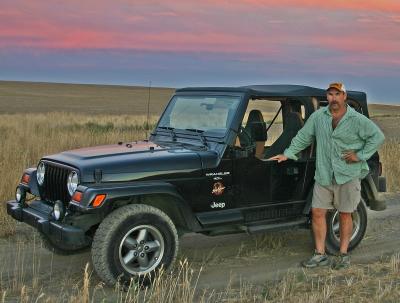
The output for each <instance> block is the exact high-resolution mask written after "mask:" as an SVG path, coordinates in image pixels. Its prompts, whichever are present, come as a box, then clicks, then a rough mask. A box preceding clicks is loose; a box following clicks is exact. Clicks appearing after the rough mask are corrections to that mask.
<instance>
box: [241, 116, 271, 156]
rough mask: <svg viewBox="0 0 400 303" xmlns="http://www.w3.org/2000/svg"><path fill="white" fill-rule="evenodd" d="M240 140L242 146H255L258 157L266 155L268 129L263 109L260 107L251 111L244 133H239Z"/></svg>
mask: <svg viewBox="0 0 400 303" xmlns="http://www.w3.org/2000/svg"><path fill="white" fill-rule="evenodd" d="M239 140H240V143H241V146H242V147H248V146H254V147H255V149H256V153H255V156H256V157H257V158H263V157H264V147H265V141H266V140H267V130H266V127H265V123H264V118H263V115H262V113H261V111H259V110H258V109H253V110H251V111H250V113H249V117H248V118H247V122H246V126H245V127H244V129H243V132H242V134H241V135H239Z"/></svg>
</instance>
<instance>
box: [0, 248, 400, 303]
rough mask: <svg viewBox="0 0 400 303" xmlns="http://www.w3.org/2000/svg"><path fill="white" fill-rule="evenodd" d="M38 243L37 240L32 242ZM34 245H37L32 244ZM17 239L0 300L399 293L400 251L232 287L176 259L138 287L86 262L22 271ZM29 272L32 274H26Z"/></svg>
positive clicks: (375, 297) (329, 298)
mask: <svg viewBox="0 0 400 303" xmlns="http://www.w3.org/2000/svg"><path fill="white" fill-rule="evenodd" d="M34 245H38V244H34ZM37 247H39V246H37ZM27 248H28V246H24V244H20V245H19V246H18V249H17V251H16V258H15V262H16V265H17V266H18V268H17V269H16V271H15V273H13V275H11V276H8V277H5V276H4V275H3V274H2V272H1V275H0V276H1V279H0V300H1V302H17V301H18V302H74V303H75V302H76V303H88V302H118V303H122V302H126V303H141V302H149V303H158V302H167V303H170V302H171V303H173V302H183V303H192V302H201V303H203V302H204V303H205V302H233V303H247V302H289V303H290V302H293V303H309V302H371V303H372V302H398V298H399V297H400V254H399V253H396V254H393V255H392V256H389V257H385V258H382V259H381V260H380V261H377V262H373V263H370V264H357V265H352V266H351V267H350V268H349V269H346V270H341V271H333V270H331V269H325V268H321V269H314V270H302V271H298V270H296V271H288V272H287V273H286V274H284V276H283V277H282V278H281V279H279V280H278V281H267V282H265V283H261V284H258V285H253V284H251V283H249V282H246V281H241V282H240V284H239V285H238V286H233V285H232V281H231V280H230V281H228V284H227V285H226V287H224V288H222V289H213V288H202V289H200V288H199V287H198V281H199V279H200V277H201V276H202V273H203V270H204V269H203V267H200V268H197V269H194V267H192V265H191V264H189V262H188V261H187V260H186V259H181V260H179V261H178V262H177V264H176V266H175V268H174V270H173V272H172V273H167V272H165V271H161V272H160V273H159V274H158V275H157V276H156V277H155V279H154V281H153V283H152V285H151V286H147V287H143V286H140V285H138V284H137V283H135V282H134V281H132V283H131V284H130V285H129V286H122V285H119V284H117V285H115V288H114V289H112V288H107V287H104V285H103V284H102V283H101V282H100V283H99V282H96V279H95V278H94V277H93V270H92V269H91V268H90V266H89V265H88V264H86V266H85V267H84V269H83V271H82V276H81V278H79V277H78V278H75V279H72V280H70V281H67V282H65V281H63V282H60V281H56V280H54V278H53V279H52V277H51V273H50V277H49V272H48V269H47V270H46V269H42V268H41V267H40V264H39V263H38V261H37V260H38V259H39V258H36V259H35V258H33V262H34V263H35V269H34V270H33V272H32V273H27V272H26V271H24V270H23V266H24V264H26V261H25V260H24V258H26V257H27V255H28V254H29V253H32V254H33V255H35V254H37V252H30V251H29V250H27ZM28 275H32V276H33V277H34V278H33V279H30V278H28Z"/></svg>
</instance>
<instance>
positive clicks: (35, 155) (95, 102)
mask: <svg viewBox="0 0 400 303" xmlns="http://www.w3.org/2000/svg"><path fill="white" fill-rule="evenodd" d="M172 93H173V90H172V89H166V88H153V89H151V100H150V114H151V116H150V128H152V126H154V123H155V122H156V120H157V118H158V115H159V114H160V113H161V112H162V110H163V108H164V106H165V104H166V102H167V101H168V100H169V98H170V96H171V94H172ZM147 98H148V88H144V87H123V86H115V87H114V86H95V85H69V84H45V83H21V82H18V83H17V82H4V81H0V138H1V146H0V172H1V173H2V174H3V177H2V178H1V179H0V200H1V201H3V202H4V201H6V200H8V199H12V198H13V197H14V190H15V186H16V185H17V184H18V181H19V179H20V177H21V174H22V172H23V170H24V169H25V168H27V167H34V166H36V164H37V162H38V160H39V159H40V158H41V157H42V156H43V155H48V154H52V153H57V152H60V151H63V150H68V149H73V148H79V147H85V146H92V145H100V144H112V143H117V142H118V141H125V142H127V141H133V140H138V139H144V138H145V137H146V132H148V131H147V130H146V119H147V117H146V110H147ZM370 114H371V116H372V117H373V119H374V121H376V122H377V123H378V124H379V125H380V127H381V128H382V129H383V131H384V132H385V135H386V137H387V140H386V142H385V144H384V145H383V147H382V148H381V150H380V155H381V160H382V162H383V166H384V175H386V176H387V179H388V180H387V181H388V190H389V191H398V190H399V189H400V167H399V165H398V159H399V158H400V135H399V134H398V127H399V125H398V117H400V107H398V106H389V105H372V106H371V107H370ZM393 161H395V163H393ZM14 233H15V221H14V220H12V219H10V217H9V216H7V215H6V213H5V208H4V207H2V208H0V237H4V236H7V235H12V234H14ZM181 266H182V267H181V273H180V276H179V279H177V280H173V281H172V280H169V282H168V280H165V281H167V282H164V280H162V279H161V280H160V281H159V285H158V286H157V287H155V288H152V290H148V292H147V293H146V294H145V293H143V291H144V290H140V289H138V288H134V287H133V288H132V289H130V290H129V291H128V292H127V293H121V292H119V291H118V290H116V293H115V296H116V301H115V302H144V300H143V298H145V299H146V301H148V302H159V300H160V298H169V299H170V301H169V302H174V300H177V298H179V299H182V302H193V301H199V302H221V301H225V302H330V301H334V300H339V301H340V299H341V298H343V295H344V294H348V298H352V302H379V301H382V302H395V299H396V298H398V297H399V295H400V290H399V283H400V281H399V256H398V255H393V256H391V257H390V258H389V259H385V260H382V261H381V262H378V263H376V264H372V265H368V266H367V265H365V266H356V267H354V270H353V271H352V272H350V273H347V274H346V275H341V274H339V275H334V274H332V273H330V272H326V273H324V277H325V278H323V279H321V277H320V275H319V274H311V273H307V272H304V273H303V274H300V275H299V274H288V275H286V276H285V278H284V279H283V280H280V281H279V282H276V283H275V282H271V283H272V284H271V285H265V287H255V286H252V285H247V284H245V283H244V284H243V285H241V286H240V288H239V289H231V288H230V287H229V285H228V286H227V289H226V290H224V291H219V292H215V291H214V290H210V291H205V292H204V293H203V294H201V293H200V294H199V293H196V298H197V299H196V300H194V293H195V292H196V289H195V287H193V284H195V283H196V277H197V276H196V275H198V274H200V273H198V272H193V269H191V267H190V266H188V265H187V264H184V263H183V265H181ZM178 270H179V267H178ZM90 281H91V280H90V274H89V273H88V272H87V271H86V272H85V273H84V274H83V277H82V280H80V281H77V282H76V283H77V284H76V285H77V286H76V288H74V289H73V290H72V292H69V293H68V294H65V295H66V298H67V300H66V301H65V302H91V301H97V300H101V296H102V291H101V287H102V286H101V285H100V286H93V285H90V287H89V284H90V283H91V282H90ZM32 283H35V284H34V285H26V284H24V283H22V282H20V281H19V280H18V281H15V283H14V284H13V285H9V286H7V285H6V286H5V287H6V288H4V289H1V290H0V297H1V298H3V299H2V300H3V302H7V301H8V299H9V298H10V296H11V297H12V298H13V299H16V300H17V301H20V302H35V300H36V299H37V301H38V302H58V299H59V298H57V296H55V295H54V294H46V288H44V289H43V288H42V287H46V285H47V286H48V284H47V282H46V281H42V282H40V281H39V280H35V281H33V282H32ZM41 283H42V284H41ZM168 283H169V284H168ZM3 286H4V285H3ZM96 287H97V288H96ZM96 289H97V293H96V292H95V293H94V290H96ZM146 296H147V297H146ZM357 296H358V297H357ZM1 298H0V300H1ZM38 298H39V299H38Z"/></svg>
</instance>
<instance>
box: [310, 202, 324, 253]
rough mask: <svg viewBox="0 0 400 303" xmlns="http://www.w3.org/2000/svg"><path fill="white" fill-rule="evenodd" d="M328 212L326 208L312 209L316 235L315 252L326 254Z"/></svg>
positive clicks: (313, 227) (313, 226)
mask: <svg viewBox="0 0 400 303" xmlns="http://www.w3.org/2000/svg"><path fill="white" fill-rule="evenodd" d="M326 212H327V210H326V209H324V208H314V207H313V208H312V229H313V233H314V241H315V250H316V251H317V252H318V253H320V254H324V253H325V238H326Z"/></svg>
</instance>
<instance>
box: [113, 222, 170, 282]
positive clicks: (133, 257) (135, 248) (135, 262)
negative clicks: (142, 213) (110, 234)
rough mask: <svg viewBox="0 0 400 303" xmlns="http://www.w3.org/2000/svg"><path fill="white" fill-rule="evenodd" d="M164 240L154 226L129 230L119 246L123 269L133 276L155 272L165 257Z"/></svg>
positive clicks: (140, 226)
mask: <svg viewBox="0 0 400 303" xmlns="http://www.w3.org/2000/svg"><path fill="white" fill-rule="evenodd" d="M164 248H165V245H164V238H163V236H162V235H161V233H160V231H159V230H158V229H157V228H155V227H154V226H150V225H139V226H136V227H134V228H132V229H131V230H129V231H128V232H127V233H126V234H125V236H124V237H123V238H122V241H121V243H120V245H119V260H120V262H121V265H122V267H123V268H124V269H125V270H126V271H127V272H129V273H130V274H132V275H144V274H147V273H149V272H151V271H153V270H154V269H155V268H156V267H157V266H158V265H159V264H160V262H161V259H162V257H163V255H164Z"/></svg>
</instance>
